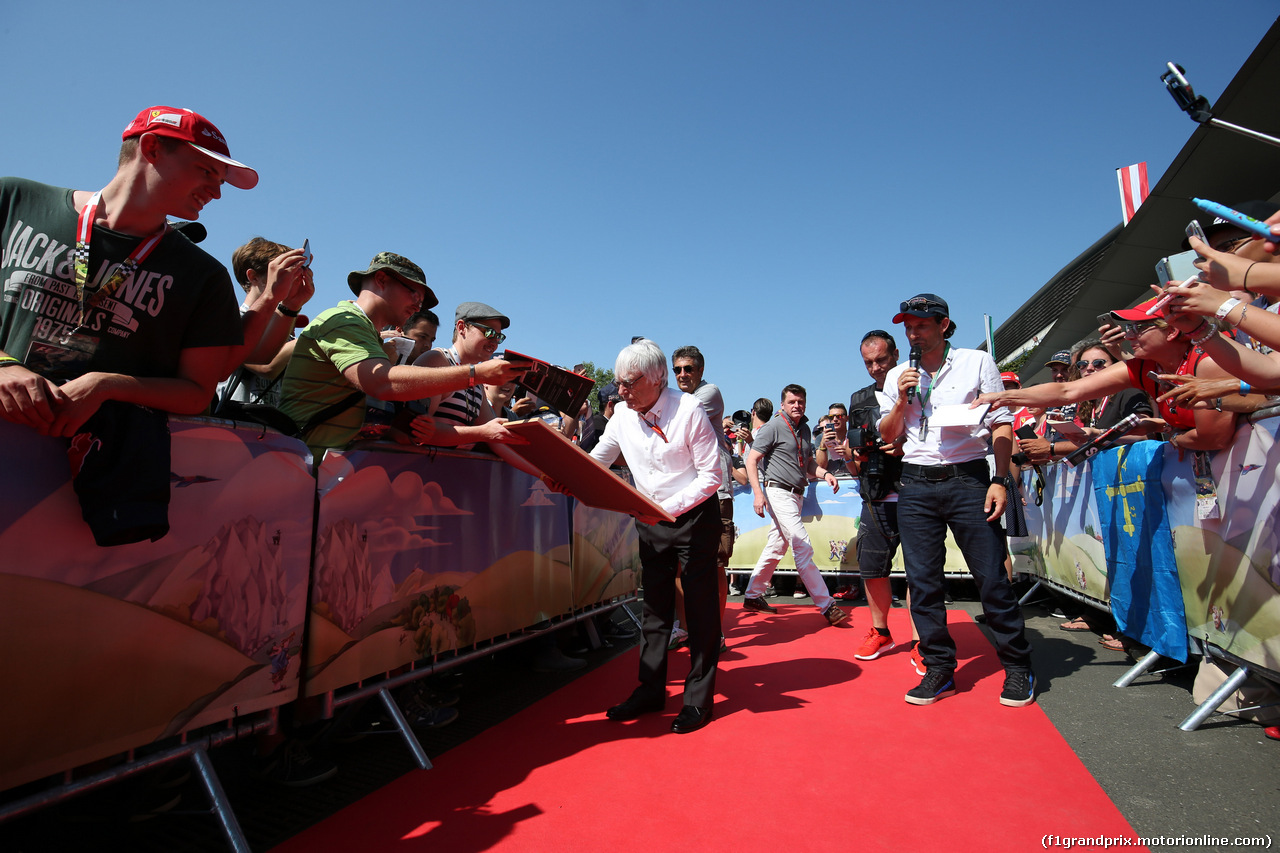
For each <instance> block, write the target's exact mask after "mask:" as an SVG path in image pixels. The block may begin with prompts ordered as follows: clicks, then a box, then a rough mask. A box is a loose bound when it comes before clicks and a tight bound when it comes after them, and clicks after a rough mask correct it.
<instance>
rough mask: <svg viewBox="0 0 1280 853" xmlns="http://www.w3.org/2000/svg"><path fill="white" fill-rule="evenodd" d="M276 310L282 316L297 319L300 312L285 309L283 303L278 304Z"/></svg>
mask: <svg viewBox="0 0 1280 853" xmlns="http://www.w3.org/2000/svg"><path fill="white" fill-rule="evenodd" d="M276 310H277V311H279V312H280V313H281V314H283V315H284V316H286V317H297V316H298V312H297V311H290V310H289V309H288V308H285V307H284V303H283V302H280V303H277V304H276Z"/></svg>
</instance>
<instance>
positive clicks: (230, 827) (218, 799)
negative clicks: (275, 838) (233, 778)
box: [191, 746, 252, 853]
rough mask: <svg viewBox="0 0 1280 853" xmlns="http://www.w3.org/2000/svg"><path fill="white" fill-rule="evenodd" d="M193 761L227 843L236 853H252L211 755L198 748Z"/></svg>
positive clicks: (192, 751)
mask: <svg viewBox="0 0 1280 853" xmlns="http://www.w3.org/2000/svg"><path fill="white" fill-rule="evenodd" d="M191 761H192V763H193V764H195V766H196V772H197V773H199V774H200V781H201V782H203V783H204V788H205V790H206V791H207V792H208V793H209V802H210V803H212V804H213V813H214V814H216V815H217V816H218V822H219V823H220V824H222V834H223V835H225V836H226V837H227V843H228V844H230V845H231V849H232V850H234V851H235V853H252V850H251V848H250V847H249V839H247V838H245V837H244V832H243V831H242V830H241V829H240V821H238V820H236V813H235V812H234V811H232V810H231V803H230V802H228V801H227V792H226V791H224V790H223V788H222V782H221V781H220V780H219V779H218V774H217V773H215V772H214V770H213V763H212V762H211V761H209V753H207V752H205V749H204V747H203V746H197V747H195V748H194V749H192V750H191Z"/></svg>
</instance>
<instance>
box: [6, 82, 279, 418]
mask: <svg viewBox="0 0 1280 853" xmlns="http://www.w3.org/2000/svg"><path fill="white" fill-rule="evenodd" d="M122 140H123V141H122V144H121V146H120V154H119V158H118V162H117V169H116V174H115V176H114V177H113V178H112V179H111V180H110V181H109V182H108V183H107V185H106V186H105V187H103V188H102V189H101V190H100V191H98V192H90V191H86V190H71V189H64V188H59V187H52V186H48V185H45V184H40V183H36V182H35V181H28V180H23V179H20V178H4V179H0V281H3V282H4V291H3V299H0V417H4V418H5V419H6V420H9V421H13V422H15V423H21V424H26V425H27V426H30V427H32V428H34V429H36V430H38V431H39V432H41V433H44V434H47V435H59V436H70V435H72V434H74V433H75V432H76V431H77V430H78V428H79V427H80V425H81V424H82V423H83V422H84V421H85V420H87V419H88V418H89V417H90V416H91V415H93V414H94V413H95V412H96V411H97V410H98V408H99V407H100V406H101V405H102V404H103V403H104V402H107V401H109V400H116V401H122V402H125V403H135V404H138V405H141V406H146V407H149V408H152V409H158V410H163V411H168V412H176V413H180V414H195V413H197V412H200V411H201V410H203V409H204V408H205V406H207V405H208V403H209V400H210V399H212V397H213V389H214V386H215V385H216V384H217V382H218V380H219V379H221V378H222V376H223V375H225V372H226V371H227V369H228V367H227V365H228V363H229V362H231V361H234V354H233V349H232V348H233V347H237V346H238V345H240V344H241V342H242V340H243V335H242V332H241V320H240V316H239V313H238V311H237V310H236V296H235V289H234V288H233V287H232V284H231V279H230V277H229V276H228V275H227V270H226V268H225V267H223V266H222V264H220V263H218V261H216V260H215V259H214V258H212V257H211V256H209V255H208V254H207V253H205V252H204V251H203V250H202V249H200V248H198V247H197V246H196V245H195V244H194V243H193V242H192V241H191V240H190V239H188V238H187V237H185V236H183V235H182V234H180V233H178V231H176V230H175V229H174V228H172V227H170V226H169V224H168V217H170V216H173V217H177V218H180V219H185V220H194V219H196V218H197V217H199V215H200V212H201V210H202V209H203V208H204V206H205V205H206V204H208V203H209V202H210V201H212V200H214V199H216V198H220V197H221V195H222V184H223V183H224V182H227V183H231V184H232V185H233V186H237V187H241V188H244V189H248V188H250V187H252V186H254V184H256V183H257V180H258V176H257V173H256V172H254V171H253V169H251V168H249V167H248V166H246V165H244V164H243V163H240V162H238V161H236V160H232V159H231V157H230V152H229V150H228V148H227V143H226V139H225V138H224V137H223V135H222V133H221V132H220V131H219V130H218V129H217V128H216V127H215V126H214V125H213V123H212V122H210V121H209V120H208V119H206V118H204V117H203V116H201V115H199V114H198V113H194V112H192V111H191V110H184V109H177V108H173V107H162V106H161V107H151V108H148V109H145V110H143V111H142V112H140V113H139V114H138V115H137V116H136V117H135V118H134V119H133V120H132V121H131V122H129V124H128V126H127V127H126V128H125V130H124V133H123V134H122ZM300 277H301V276H300V275H299V278H300ZM290 286H292V285H290ZM271 298H273V299H274V301H271V300H270V299H266V300H263V301H262V304H260V305H255V306H253V312H252V316H246V320H245V327H246V328H248V327H249V325H250V323H251V321H253V320H255V318H256V319H257V320H260V321H261V322H262V323H263V324H265V322H266V321H267V320H269V318H270V315H271V314H272V313H273V312H274V311H275V308H276V305H277V304H278V303H279V301H280V299H281V298H283V296H282V295H273V296H272V297H271ZM258 314H261V315H262V316H261V317H258V316H257V315H258Z"/></svg>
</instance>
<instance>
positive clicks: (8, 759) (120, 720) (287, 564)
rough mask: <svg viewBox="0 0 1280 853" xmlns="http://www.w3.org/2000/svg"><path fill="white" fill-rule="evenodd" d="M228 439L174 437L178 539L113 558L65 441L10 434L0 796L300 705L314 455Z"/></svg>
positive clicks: (3, 529) (172, 535) (3, 509)
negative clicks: (90, 516) (84, 507)
mask: <svg viewBox="0 0 1280 853" xmlns="http://www.w3.org/2000/svg"><path fill="white" fill-rule="evenodd" d="M221 423H222V422H216V423H215V422H206V421H201V420H199V419H191V420H179V419H174V420H172V421H171V423H170V432H171V435H172V458H171V465H170V468H171V473H170V504H169V522H170V526H171V527H170V532H169V533H168V535H166V536H164V537H163V538H161V539H159V540H157V541H155V542H149V541H144V542H140V543H136V544H130V545H121V546H115V547H110V548H102V547H99V546H98V545H97V544H95V542H94V539H93V536H92V535H91V533H90V531H89V528H88V526H87V525H86V524H85V523H84V521H83V520H82V518H81V514H80V505H79V503H78V501H77V498H76V495H75V493H74V492H73V489H72V485H71V475H70V467H69V465H68V460H67V441H66V440H65V439H56V438H46V437H43V436H40V435H37V434H36V433H35V432H33V431H32V430H30V429H28V428H26V427H22V426H17V425H14V424H10V423H8V422H6V421H0V447H2V448H3V450H0V454H2V457H3V458H2V461H0V471H2V472H3V474H0V477H2V478H3V488H0V648H2V649H3V650H4V654H3V655H0V683H2V684H3V685H4V690H5V694H6V701H5V702H3V703H0V731H2V732H4V735H3V737H0V790H2V789H5V788H9V787H12V786H14V785H18V784H22V783H24V782H28V781H31V780H34V779H38V778H41V777H43V776H47V775H50V774H53V773H57V772H59V771H61V770H64V769H66V768H69V767H74V766H77V765H80V764H85V763H87V762H90V761H95V760H97V759H101V758H105V757H107V756H110V755H113V754H115V753H118V752H121V751H124V750H128V749H130V748H134V747H138V746H141V745H144V744H147V743H151V742H153V741H155V740H157V739H160V738H165V737H169V736H172V735H176V734H179V733H181V732H184V731H189V730H191V729H195V728H198V727H200V726H204V725H207V724H210V723H214V722H221V721H223V720H229V719H232V718H234V717H236V716H239V715H244V714H248V713H252V712H255V711H261V710H264V709H267V708H270V707H273V706H276V705H281V704H284V703H286V702H289V701H292V700H293V699H294V698H295V697H296V696H297V694H298V677H299V670H300V667H299V663H298V662H299V659H300V658H299V651H300V649H301V647H302V641H303V623H304V616H305V610H306V592H307V577H308V572H309V556H310V542H311V538H312V517H313V503H314V495H315V481H314V480H313V478H312V477H311V474H310V473H309V470H308V467H309V460H310V454H309V453H308V452H307V448H306V447H305V446H304V445H303V444H302V443H301V442H299V441H297V440H295V439H290V438H286V437H284V436H281V435H278V434H274V433H268V434H266V435H263V434H262V433H261V432H259V431H254V430H250V429H232V428H229V427H227V426H224V425H219V424H221Z"/></svg>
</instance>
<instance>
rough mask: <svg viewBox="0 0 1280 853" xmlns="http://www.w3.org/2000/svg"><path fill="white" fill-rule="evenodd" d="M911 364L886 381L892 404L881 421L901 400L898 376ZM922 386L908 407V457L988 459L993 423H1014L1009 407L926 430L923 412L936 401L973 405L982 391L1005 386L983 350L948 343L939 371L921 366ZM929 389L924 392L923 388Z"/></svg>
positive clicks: (931, 461)
mask: <svg viewBox="0 0 1280 853" xmlns="http://www.w3.org/2000/svg"><path fill="white" fill-rule="evenodd" d="M907 367H908V365H905V364H900V365H898V366H897V367H895V368H893V369H892V370H890V371H889V375H888V376H887V377H885V380H884V392H883V396H884V399H885V400H887V406H885V407H884V408H882V409H881V412H880V415H881V421H882V422H883V419H884V415H885V414H886V413H887V412H888V411H889V409H891V408H893V406H894V404H895V403H896V402H897V400H898V377H899V376H901V375H902V372H903V371H904V370H906V369H907ZM920 374H921V375H920V387H919V388H917V389H916V395H915V400H914V402H912V403H911V404H910V405H909V406H908V407H907V410H906V421H907V443H906V447H905V448H904V453H903V457H902V459H903V461H904V462H910V463H912V464H914V465H954V464H957V463H960V462H969V461H971V460H973V459H982V458H984V457H985V456H986V455H987V454H988V453H989V452H990V443H991V428H992V427H994V426H995V425H996V424H1012V423H1013V413H1012V412H1010V411H1009V410H1008V409H1005V408H1002V409H992V410H991V411H989V412H987V414H986V415H985V416H984V417H983V419H982V423H980V424H979V425H977V426H973V427H969V426H965V427H937V426H934V425H932V424H931V425H930V426H929V429H928V431H927V432H926V433H925V434H924V435H923V436H922V435H921V434H920V416H921V414H922V413H929V412H932V411H933V408H934V407H935V406H953V405H958V404H964V405H968V404H969V403H972V402H973V401H974V400H975V399H976V398H977V396H978V395H979V394H983V393H986V392H989V391H1003V390H1004V382H1003V381H1001V379H1000V368H999V367H997V366H996V363H995V360H993V359H992V358H991V356H989V355H987V354H986V353H985V352H982V351H981V350H975V349H957V348H955V347H952V346H948V347H947V355H946V358H945V359H944V360H943V362H942V366H941V367H940V368H939V369H938V372H937V373H935V374H932V375H930V374H928V373H927V372H926V371H925V370H924V369H923V368H921V371H920ZM922 389H927V390H928V393H927V394H925V395H923V396H922V395H921V393H920V391H921V390H922Z"/></svg>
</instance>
